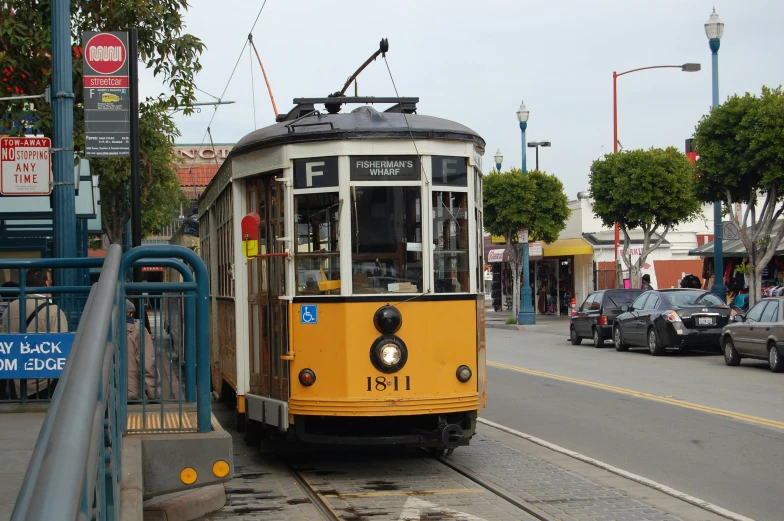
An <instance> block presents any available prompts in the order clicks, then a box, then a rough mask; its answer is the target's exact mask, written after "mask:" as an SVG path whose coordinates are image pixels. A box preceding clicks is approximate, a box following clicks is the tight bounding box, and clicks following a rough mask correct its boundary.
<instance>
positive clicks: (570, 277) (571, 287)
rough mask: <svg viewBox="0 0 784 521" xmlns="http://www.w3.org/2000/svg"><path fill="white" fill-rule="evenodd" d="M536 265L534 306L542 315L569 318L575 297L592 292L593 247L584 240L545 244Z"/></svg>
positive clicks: (561, 240) (584, 295)
mask: <svg viewBox="0 0 784 521" xmlns="http://www.w3.org/2000/svg"><path fill="white" fill-rule="evenodd" d="M540 255H541V260H537V261H536V262H535V263H534V273H533V280H534V281H535V285H534V307H535V309H536V312H537V314H540V315H568V314H569V312H570V309H571V303H572V298H575V299H577V300H578V301H582V299H585V297H586V296H587V295H588V293H590V291H591V290H592V288H591V284H590V283H591V272H592V269H593V267H592V260H593V248H592V247H591V245H590V244H588V242H586V241H585V240H584V239H559V240H557V241H555V242H553V243H551V244H544V245H542V249H541V253H540Z"/></svg>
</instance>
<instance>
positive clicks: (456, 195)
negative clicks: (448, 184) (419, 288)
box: [433, 191, 470, 293]
mask: <svg viewBox="0 0 784 521" xmlns="http://www.w3.org/2000/svg"><path fill="white" fill-rule="evenodd" d="M433 242H434V244H433V270H434V272H435V273H434V281H435V291H436V293H455V292H463V291H470V288H469V277H468V194H467V193H465V192H446V191H444V192H433Z"/></svg>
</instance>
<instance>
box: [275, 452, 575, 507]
mask: <svg viewBox="0 0 784 521" xmlns="http://www.w3.org/2000/svg"><path fill="white" fill-rule="evenodd" d="M422 451H423V453H424V454H427V455H428V456H429V457H431V458H432V459H433V460H434V461H437V462H439V463H440V464H442V465H444V466H445V467H448V468H449V469H451V470H453V471H455V472H457V473H458V474H460V475H462V476H464V477H466V478H468V479H469V480H471V481H472V482H473V483H475V484H476V485H478V486H479V487H481V488H483V489H485V490H487V491H488V492H490V493H492V494H494V495H495V496H497V497H499V498H501V499H503V500H504V501H506V502H507V503H509V504H511V505H513V506H515V507H516V508H518V509H520V510H522V511H523V512H525V513H526V514H528V515H530V516H532V517H533V518H535V519H538V520H539V521H559V520H558V519H557V518H555V517H553V516H551V515H549V514H547V513H546V512H544V511H542V510H541V509H539V508H537V507H536V506H535V505H533V504H532V503H529V502H527V501H525V500H524V499H521V498H519V497H517V496H514V495H513V494H510V493H509V492H507V491H506V490H504V489H502V488H500V487H498V486H497V485H495V484H493V483H491V482H489V481H487V480H485V479H483V478H481V477H480V476H479V475H477V474H476V473H474V472H473V471H471V470H470V469H468V468H466V467H464V466H462V465H459V464H457V463H455V462H453V461H451V460H449V459H447V458H445V457H443V456H434V455H433V453H431V452H429V451H427V450H425V449H423V450H422ZM281 461H282V464H283V466H284V467H285V468H286V470H287V471H288V472H289V473H290V474H291V476H292V477H293V478H294V480H295V481H296V483H297V485H298V486H299V487H300V489H302V491H303V493H304V494H305V496H306V497H307V498H308V500H309V501H310V502H311V504H312V505H313V506H314V508H315V509H316V510H317V511H318V513H319V514H320V515H321V516H322V517H323V518H324V519H325V520H326V521H345V518H344V517H343V516H342V515H341V514H340V513H339V512H338V511H336V510H335V509H334V508H333V507H332V506H331V505H330V502H329V499H328V498H327V497H325V496H324V495H323V494H322V493H321V492H319V491H318V490H317V489H316V487H314V486H313V484H312V483H311V482H310V480H309V479H308V478H307V476H305V474H304V473H303V472H301V471H299V470H297V468H295V467H294V465H292V464H291V463H290V462H289V461H286V460H285V459H282V460H281ZM414 495H416V494H414Z"/></svg>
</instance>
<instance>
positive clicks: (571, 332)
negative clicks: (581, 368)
mask: <svg viewBox="0 0 784 521" xmlns="http://www.w3.org/2000/svg"><path fill="white" fill-rule="evenodd" d="M562 338H563V337H562ZM569 341H571V342H572V345H575V346H579V345H580V342H582V341H583V339H582V338H580V337H579V336H577V331H575V330H574V326H571V327H570V328H569Z"/></svg>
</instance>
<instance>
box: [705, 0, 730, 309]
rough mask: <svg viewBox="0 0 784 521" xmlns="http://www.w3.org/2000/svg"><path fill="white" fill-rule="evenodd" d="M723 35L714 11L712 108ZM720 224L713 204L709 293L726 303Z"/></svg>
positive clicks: (710, 24) (708, 31) (708, 27)
mask: <svg viewBox="0 0 784 521" xmlns="http://www.w3.org/2000/svg"><path fill="white" fill-rule="evenodd" d="M723 34H724V22H722V21H721V20H719V15H718V14H716V9H714V10H713V13H711V15H710V18H709V19H708V21H707V23H706V24H705V35H706V36H707V37H708V43H709V44H710V50H711V55H712V56H711V61H712V63H711V69H712V72H713V82H712V83H713V108H716V107H718V106H719V44H720V43H721V37H722V35H723ZM722 226H723V224H722V222H721V201H714V202H713V286H712V288H711V291H712V292H713V294H714V295H716V297H718V298H719V299H721V301H722V302H726V301H727V286H725V285H724V230H723V228H722Z"/></svg>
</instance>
